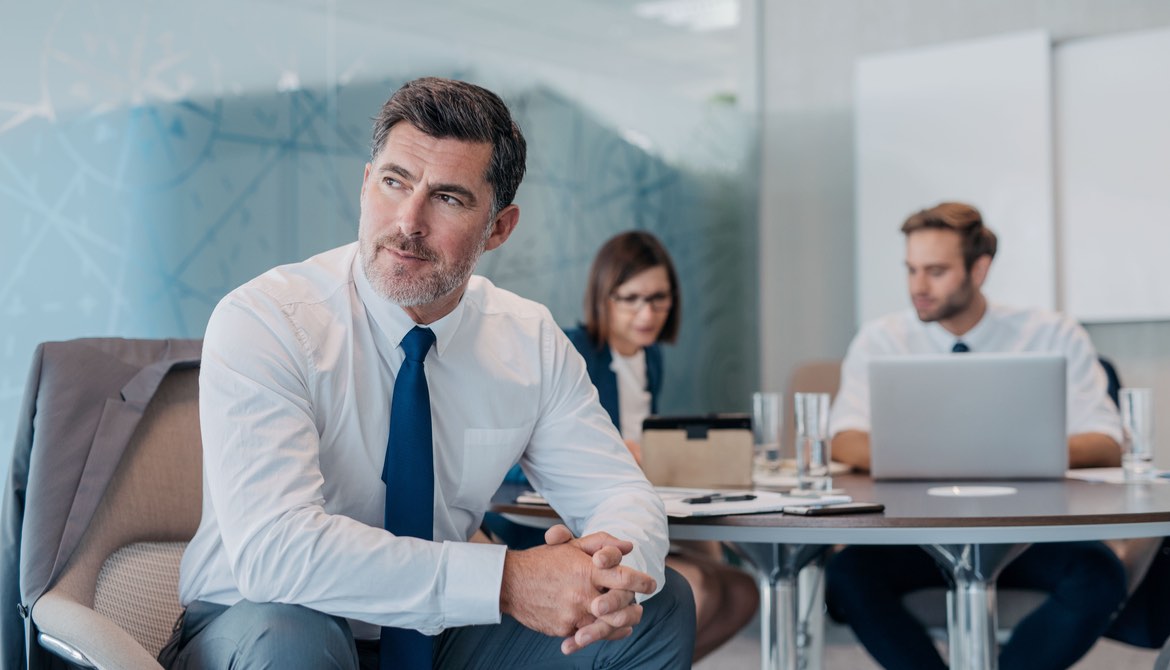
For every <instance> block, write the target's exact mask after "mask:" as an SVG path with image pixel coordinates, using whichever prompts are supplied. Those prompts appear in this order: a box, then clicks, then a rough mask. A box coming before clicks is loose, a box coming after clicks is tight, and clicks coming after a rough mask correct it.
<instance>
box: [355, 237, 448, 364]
mask: <svg viewBox="0 0 1170 670" xmlns="http://www.w3.org/2000/svg"><path fill="white" fill-rule="evenodd" d="M351 272H352V274H353V283H354V287H355V288H356V289H357V294H358V298H359V299H360V300H361V301H362V304H363V305H365V307H366V314H368V315H369V316H370V318H372V319H373V320H374V323H375V324H377V326H378V328H379V329H380V330H381V331H382V333H383V334H384V335H385V336H386V338H387V339H388V340H389V341H390V344H391V345H393V346H394V347H398V346H399V344H400V343H401V342H402V338H404V337H406V334H407V333H408V332H410V329H411V328H414V327H415V326H417V325H418V324H416V323H415V322H414V319H412V318H410V315H409V314H407V313H406V310H404V309H402V307H401V306H399V305H398V304H396V303H393V302H391V301H389V300H387V299H386V298H383V297H382V296H381V295H379V294H378V292H377V291H375V290H374V287H373V286H372V285H371V284H370V280H369V278H368V277H366V271H365V270H363V269H362V261H361V253H360V252H359V253H357V254H355V255H354V259H353V266H352V268H351ZM466 297H467V294H466V292H465V293H464V295H463V296H462V297H461V298H459V303H458V304H456V305H455V309H453V310H451V312H450V313H449V314H447V315H446V316H444V317H443V318H441V319H439V320H438V321H435V322H434V323H431V324H427V325H426V326H424V327H425V328H430V329H431V330H432V331H433V332H434V333H435V353H436V354H438V355H439V356H442V355H443V352H444V351H446V350H447V346H448V345H450V344H451V341H452V340H453V339H455V332H456V331H457V330H459V324H460V322H461V321H462V320H463V305H464V303H466V302H467V301H466Z"/></svg>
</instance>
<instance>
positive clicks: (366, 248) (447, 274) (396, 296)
mask: <svg viewBox="0 0 1170 670" xmlns="http://www.w3.org/2000/svg"><path fill="white" fill-rule="evenodd" d="M485 242H486V240H484V241H481V242H480V244H479V248H478V249H476V251H475V253H474V254H471V255H469V256H468V257H467V258H463V259H459V261H457V262H456V263H455V264H454V265H452V266H450V267H447V268H436V269H435V271H434V272H430V273H427V274H424V275H423V276H420V277H410V276H409V275H407V274H406V272H405V269H404V268H402V267H401V266H399V267H396V268H394V269H392V270H384V269H382V268H379V267H377V266H376V265H375V263H374V259H375V257H376V256H377V250H378V248H379V247H380V246H389V247H397V248H403V246H405V247H406V249H407V250H408V251H409V253H412V254H415V255H418V256H419V257H420V258H425V259H427V260H434V258H435V254H433V253H431V252H430V251H429V250H428V249H426V248H425V247H423V246H421V245H411V244H409V243H408V244H406V245H395V244H391V243H390V241H389V240H388V239H386V238H383V239H381V240H376V241H374V242H373V243H372V244H368V243H366V242H362V243H360V244H359V247H358V252H359V254H360V255H361V261H362V270H363V271H364V272H365V273H366V279H368V280H369V282H370V286H372V287H373V288H374V291H375V292H376V293H377V294H378V295H380V296H382V297H383V298H385V299H387V300H389V301H390V302H393V303H395V304H397V305H399V306H402V307H415V306H417V305H427V304H430V303H432V302H435V301H437V300H439V299H440V298H443V297H445V296H447V295H450V294H451V292H452V291H455V290H456V289H458V288H459V287H460V286H462V285H463V283H464V282H466V281H467V278H468V277H470V276H471V273H472V271H473V270H475V264H476V262H477V261H478V260H479V257H480V256H481V255H482V254H483V249H484V243H485Z"/></svg>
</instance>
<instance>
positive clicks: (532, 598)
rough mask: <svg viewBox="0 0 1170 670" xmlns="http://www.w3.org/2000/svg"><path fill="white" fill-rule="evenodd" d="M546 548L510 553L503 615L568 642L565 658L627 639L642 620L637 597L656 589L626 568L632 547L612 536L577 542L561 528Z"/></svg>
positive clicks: (549, 537) (600, 535)
mask: <svg viewBox="0 0 1170 670" xmlns="http://www.w3.org/2000/svg"><path fill="white" fill-rule="evenodd" d="M545 542H547V544H545V545H544V546H542V547H534V548H532V549H528V550H525V551H509V552H508V554H507V557H506V558H505V559H504V579H503V586H502V588H501V589H500V611H502V612H503V613H505V614H508V615H509V616H511V617H513V618H515V619H516V620H517V621H519V622H520V623H521V624H523V625H525V626H527V627H528V628H531V629H533V630H535V631H539V632H541V633H544V634H546V635H556V636H560V637H564V638H565V640H564V642H563V643H562V644H561V651H562V652H564V653H565V654H571V653H573V652H575V651H578V650H580V649H583V648H585V647H587V646H588V645H590V644H592V643H594V642H597V641H598V640H620V639H621V638H624V637H626V636H628V635H629V634H630V633H631V632H632V631H633V627H634V626H635V625H637V624H638V622H639V621H641V619H642V606H641V605H639V604H637V603H636V602H634V594H635V593H645V594H650V593H653V592H654V590H655V589H656V588H657V585H656V584H655V583H654V579H653V578H651V577H650V576H649V575H647V574H645V573H642V572H638V571H637V570H634V569H632V568H629V567H626V566H623V565H621V560H622V556H624V555H626V554H628V553H630V552H631V551H633V548H634V545H633V543H631V542H628V541H625V540H619V539H617V538H615V537H613V536H612V535H609V534H608V533H593V534H591V535H586V536H585V537H582V538H578V539H574V538H573V535H572V533H570V532H569V529H568V528H566V527H565V526H563V525H559V524H558V525H556V526H553V527H552V528H550V529H549V530H548V532H547V533H545Z"/></svg>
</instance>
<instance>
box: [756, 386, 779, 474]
mask: <svg viewBox="0 0 1170 670" xmlns="http://www.w3.org/2000/svg"><path fill="white" fill-rule="evenodd" d="M782 423H783V418H782V415H781V414H780V394H779V393H772V392H758V393H753V394H752V438H753V440H752V441H753V442H754V444H755V455H756V468H757V469H758V470H763V471H766V472H776V471H777V470H779V469H780V426H781V424H782Z"/></svg>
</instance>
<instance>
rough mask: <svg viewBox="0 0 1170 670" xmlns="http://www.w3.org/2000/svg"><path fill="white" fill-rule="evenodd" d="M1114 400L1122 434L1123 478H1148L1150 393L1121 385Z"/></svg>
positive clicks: (1151, 424)
mask: <svg viewBox="0 0 1170 670" xmlns="http://www.w3.org/2000/svg"><path fill="white" fill-rule="evenodd" d="M1117 400H1118V405H1119V409H1120V410H1121V427H1122V430H1123V431H1124V433H1125V436H1124V439H1125V444H1124V445H1122V450H1121V465H1122V467H1123V468H1124V469H1125V478H1126V479H1149V478H1150V477H1152V476H1153V475H1154V392H1153V390H1152V389H1140V388H1123V389H1121V392H1120V393H1119V394H1118V396H1117Z"/></svg>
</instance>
